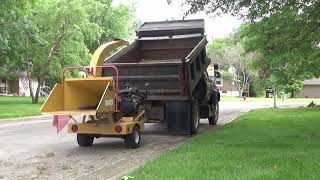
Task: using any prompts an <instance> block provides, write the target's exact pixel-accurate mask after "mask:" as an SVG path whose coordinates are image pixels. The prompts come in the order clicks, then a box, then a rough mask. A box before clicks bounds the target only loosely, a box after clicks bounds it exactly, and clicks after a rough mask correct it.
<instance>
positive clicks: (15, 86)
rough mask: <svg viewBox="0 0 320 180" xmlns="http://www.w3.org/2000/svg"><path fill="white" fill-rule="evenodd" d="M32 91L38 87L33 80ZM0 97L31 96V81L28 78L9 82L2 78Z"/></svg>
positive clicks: (0, 79) (0, 81) (0, 80)
mask: <svg viewBox="0 0 320 180" xmlns="http://www.w3.org/2000/svg"><path fill="white" fill-rule="evenodd" d="M31 84H32V89H33V90H35V89H36V88H37V86H38V82H37V81H36V80H32V83H31ZM0 95H2V96H12V95H13V96H30V90H29V81H28V79H27V78H26V77H20V78H18V79H14V80H9V79H6V78H0Z"/></svg>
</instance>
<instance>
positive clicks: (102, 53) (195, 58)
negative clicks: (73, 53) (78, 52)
mask: <svg viewBox="0 0 320 180" xmlns="http://www.w3.org/2000/svg"><path fill="white" fill-rule="evenodd" d="M206 44H207V40H206V36H205V35H204V21H203V20H201V19H197V20H181V21H162V22H146V23H144V24H143V25H142V26H141V27H140V28H139V29H138V30H137V39H136V40H135V41H134V42H132V43H131V44H126V43H125V42H124V41H122V40H115V41H113V42H110V43H106V44H104V45H102V46H100V47H99V48H98V49H97V51H96V52H95V53H94V55H93V57H92V59H91V62H90V66H88V67H71V68H65V70H69V69H78V70H79V69H81V70H84V71H86V72H87V74H88V77H85V78H66V79H65V78H64V73H62V78H61V83H59V84H56V86H55V87H54V89H53V91H52V92H51V94H50V96H49V97H48V99H47V100H46V102H45V103H44V105H43V107H42V109H41V112H45V113H51V114H53V115H56V116H58V117H59V116H63V115H67V116H68V117H72V118H71V119H73V121H71V123H69V124H68V132H69V133H77V140H78V144H79V145H80V146H89V145H91V144H92V142H93V139H94V138H95V137H96V138H98V137H110V136H112V137H121V138H124V142H125V144H126V145H127V146H128V147H130V148H135V147H138V146H139V143H140V133H141V131H142V130H143V128H144V123H145V122H160V123H166V124H167V125H168V130H169V132H171V133H175V134H195V133H197V130H198V126H199V121H200V118H208V120H209V124H210V125H215V124H216V123H217V120H218V117H219V101H220V94H219V91H218V89H217V87H216V85H215V79H214V78H213V79H212V78H211V77H210V76H209V75H208V73H207V68H208V66H209V64H210V62H211V60H210V59H209V58H208V57H207V55H206V48H205V46H206ZM120 45H126V46H125V47H124V48H121V49H119V50H118V51H116V52H115V53H113V54H112V55H110V54H111V52H114V48H116V47H119V46H120ZM65 70H64V71H65ZM64 71H63V72H64ZM215 72H216V73H215V74H216V75H219V73H218V72H217V66H215ZM75 115H84V116H83V119H82V121H81V122H78V121H76V120H75V118H74V116H75Z"/></svg>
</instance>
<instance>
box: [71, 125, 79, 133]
mask: <svg viewBox="0 0 320 180" xmlns="http://www.w3.org/2000/svg"><path fill="white" fill-rule="evenodd" d="M71 131H72V132H77V131H78V126H77V125H76V124H73V125H72V126H71Z"/></svg>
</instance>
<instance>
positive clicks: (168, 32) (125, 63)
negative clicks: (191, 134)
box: [103, 20, 210, 121]
mask: <svg viewBox="0 0 320 180" xmlns="http://www.w3.org/2000/svg"><path fill="white" fill-rule="evenodd" d="M203 33H204V21H203V20H186V21H163V22H149V23H144V24H143V25H142V26H141V28H140V29H139V30H138V31H137V36H138V39H136V40H135V41H134V42H133V43H131V44H130V45H129V46H127V47H125V48H123V49H121V50H120V51H118V52H117V53H115V54H114V55H113V56H111V57H109V58H108V59H107V60H106V61H105V64H109V65H110V64H113V65H115V66H116V67H117V68H118V69H119V76H120V77H119V78H120V82H119V88H120V89H124V87H125V85H131V86H135V87H137V88H138V89H139V91H140V92H145V93H147V103H146V107H145V108H146V115H147V120H148V121H154V120H156V121H164V120H166V115H165V114H166V113H165V112H166V110H165V108H166V105H167V103H168V102H173V101H185V102H189V101H191V100H193V99H194V94H195V92H196V91H197V90H196V89H197V88H196V87H198V86H197V84H198V82H199V81H200V79H201V78H203V75H204V74H206V69H207V67H208V65H209V64H210V59H208V58H207V57H206V49H205V46H206V44H207V40H206V37H205V36H204V34H203ZM110 75H112V74H111V72H109V71H107V70H105V71H103V76H110ZM146 84H148V86H146Z"/></svg>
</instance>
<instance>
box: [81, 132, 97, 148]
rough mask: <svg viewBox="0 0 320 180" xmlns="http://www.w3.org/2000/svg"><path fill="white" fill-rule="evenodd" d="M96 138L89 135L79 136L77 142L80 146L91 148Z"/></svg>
mask: <svg viewBox="0 0 320 180" xmlns="http://www.w3.org/2000/svg"><path fill="white" fill-rule="evenodd" d="M93 140H94V137H93V136H90V135H88V134H77V142H78V144H79V146H91V145H92V143H93Z"/></svg>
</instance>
